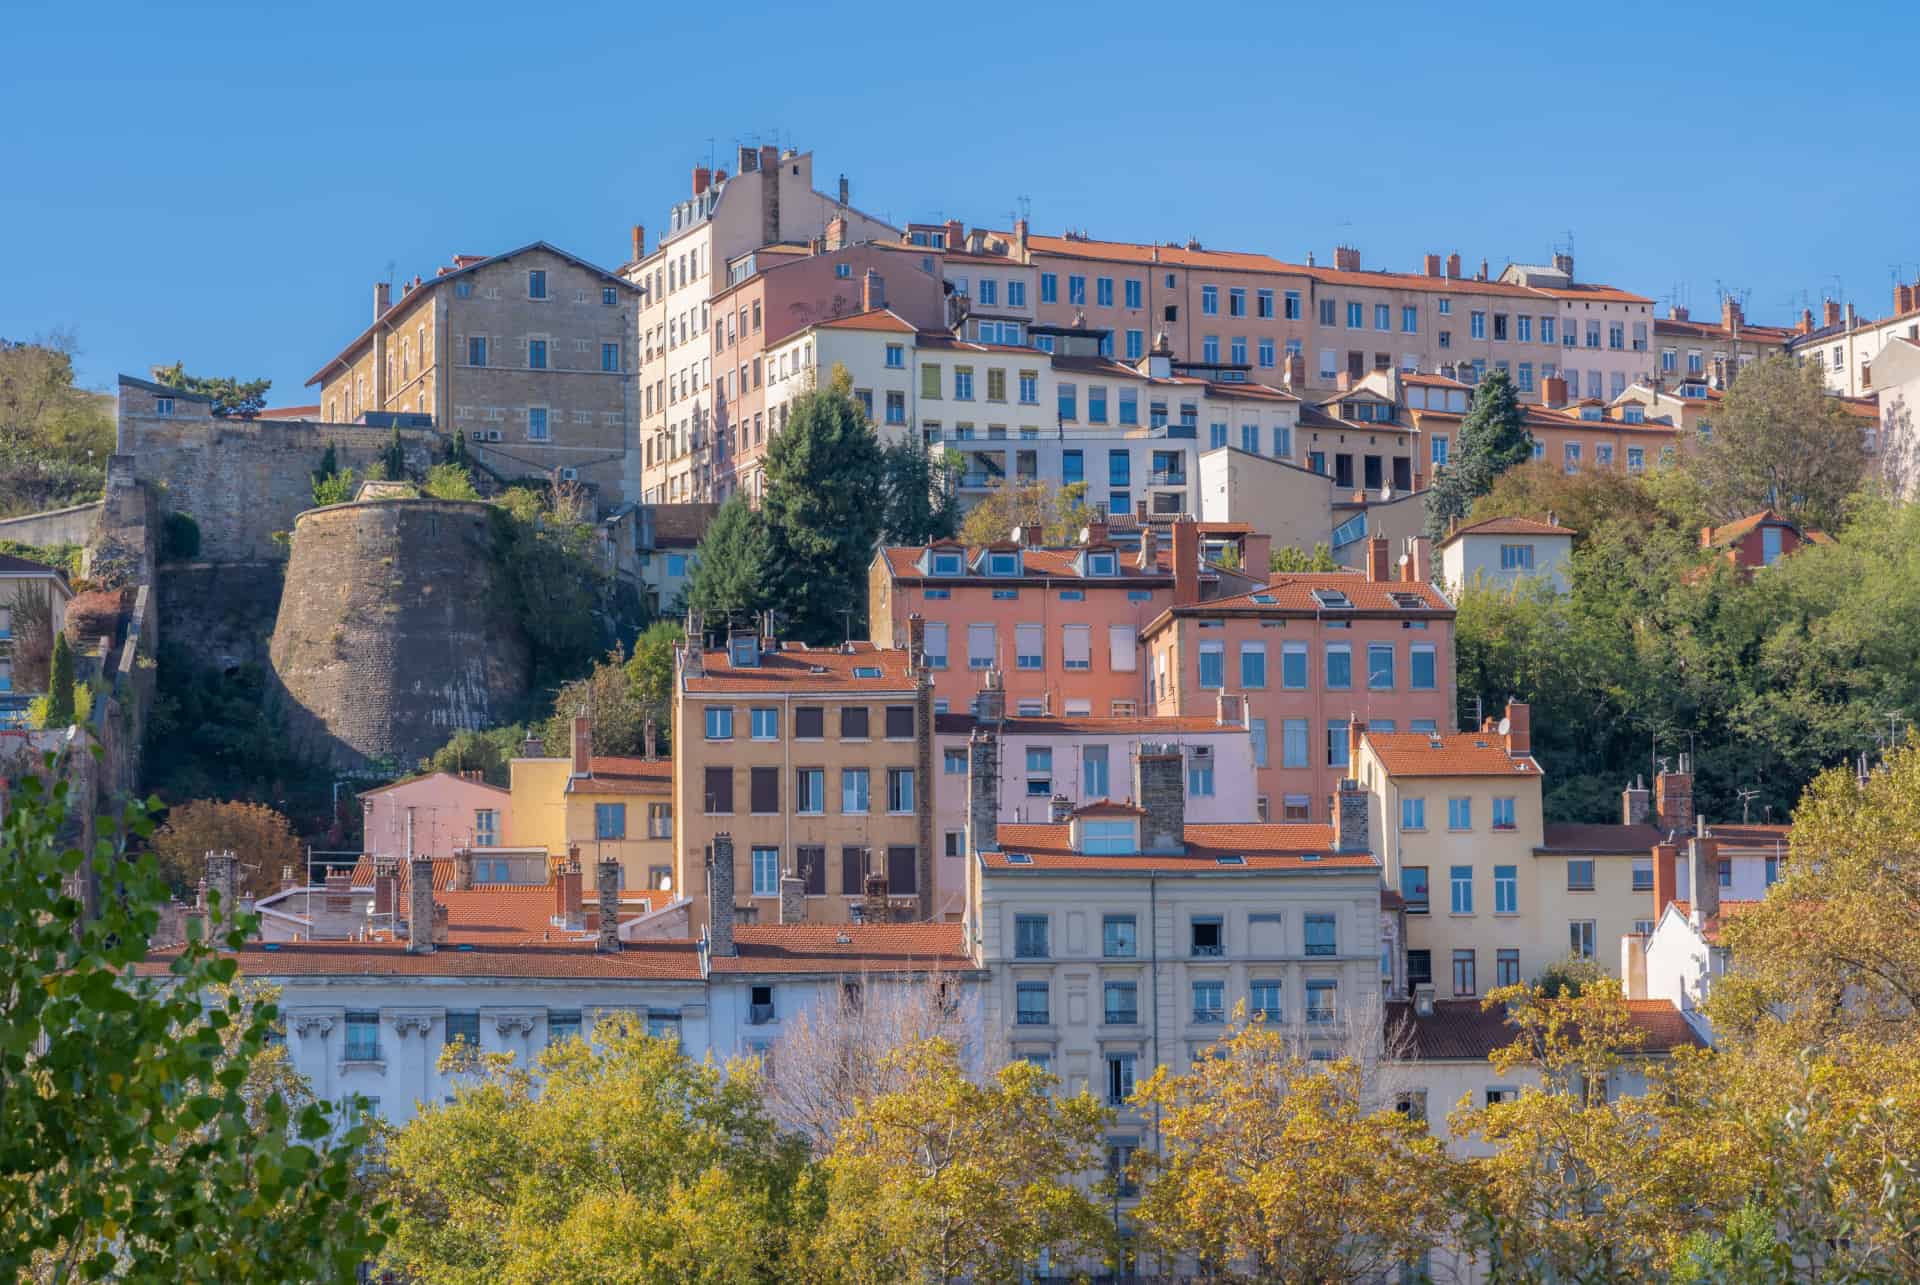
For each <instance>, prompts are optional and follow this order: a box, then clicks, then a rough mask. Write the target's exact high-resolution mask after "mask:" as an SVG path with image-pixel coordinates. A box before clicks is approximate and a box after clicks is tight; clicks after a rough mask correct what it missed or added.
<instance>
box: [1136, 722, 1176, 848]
mask: <svg viewBox="0 0 1920 1285" xmlns="http://www.w3.org/2000/svg"><path fill="white" fill-rule="evenodd" d="M1186 778H1187V767H1186V759H1185V757H1184V756H1183V755H1182V753H1181V750H1180V747H1179V746H1178V745H1166V744H1158V745H1156V744H1151V743H1149V742H1146V741H1142V742H1141V743H1140V749H1139V752H1138V753H1136V754H1135V755H1134V758H1133V801H1134V804H1135V805H1136V806H1138V807H1141V808H1144V809H1145V810H1146V815H1145V816H1143V817H1141V818H1140V851H1141V852H1143V853H1158V854H1162V855H1168V854H1177V853H1183V852H1185V851H1186V850H1187V779H1186Z"/></svg>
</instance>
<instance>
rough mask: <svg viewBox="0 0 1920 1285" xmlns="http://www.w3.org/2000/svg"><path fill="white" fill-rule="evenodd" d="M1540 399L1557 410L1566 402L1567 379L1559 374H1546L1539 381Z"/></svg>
mask: <svg viewBox="0 0 1920 1285" xmlns="http://www.w3.org/2000/svg"><path fill="white" fill-rule="evenodd" d="M1540 400H1541V401H1543V402H1545V403H1546V404H1547V406H1549V407H1551V408H1553V409H1555V410H1557V409H1559V408H1560V407H1562V406H1565V405H1566V404H1567V381H1566V379H1565V378H1564V377H1563V376H1560V375H1548V376H1547V377H1546V378H1545V379H1544V380H1542V381H1540Z"/></svg>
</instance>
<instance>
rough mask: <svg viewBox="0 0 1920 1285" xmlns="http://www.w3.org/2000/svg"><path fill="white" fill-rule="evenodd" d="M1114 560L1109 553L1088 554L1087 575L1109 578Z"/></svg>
mask: <svg viewBox="0 0 1920 1285" xmlns="http://www.w3.org/2000/svg"><path fill="white" fill-rule="evenodd" d="M1113 569H1114V558H1113V555H1112V554H1111V553H1089V554H1088V555H1087V574H1088V575H1090V576H1110V575H1112V574H1113Z"/></svg>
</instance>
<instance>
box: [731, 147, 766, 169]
mask: <svg viewBox="0 0 1920 1285" xmlns="http://www.w3.org/2000/svg"><path fill="white" fill-rule="evenodd" d="M759 161H760V153H758V152H756V151H755V150H754V149H753V148H751V147H747V146H745V145H744V144H743V145H742V146H741V147H740V149H739V152H738V155H737V156H736V158H735V164H734V167H733V169H734V173H736V174H750V173H752V172H753V171H754V170H757V169H759V168H760V165H759Z"/></svg>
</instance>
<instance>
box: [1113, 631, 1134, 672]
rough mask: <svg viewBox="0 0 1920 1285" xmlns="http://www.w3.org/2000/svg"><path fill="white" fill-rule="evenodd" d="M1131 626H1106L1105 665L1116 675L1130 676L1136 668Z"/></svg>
mask: <svg viewBox="0 0 1920 1285" xmlns="http://www.w3.org/2000/svg"><path fill="white" fill-rule="evenodd" d="M1136 654H1137V653H1136V652H1135V650H1134V635H1133V626H1132V625H1108V626H1107V663H1108V664H1109V665H1111V666H1112V667H1113V672H1114V673H1116V674H1131V673H1132V672H1133V671H1134V670H1135V668H1137V667H1138V665H1139V663H1140V662H1139V661H1138V660H1136V659H1135V656H1136Z"/></svg>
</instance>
